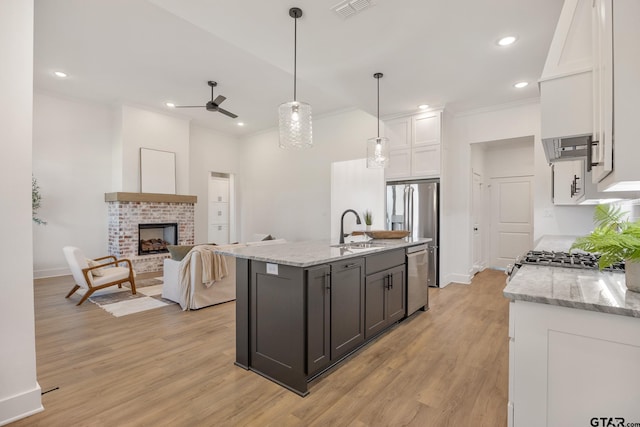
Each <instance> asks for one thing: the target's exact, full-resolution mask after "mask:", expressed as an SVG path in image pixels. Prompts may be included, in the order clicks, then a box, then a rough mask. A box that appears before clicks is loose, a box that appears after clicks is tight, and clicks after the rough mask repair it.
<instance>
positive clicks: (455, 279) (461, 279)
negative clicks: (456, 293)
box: [440, 274, 472, 288]
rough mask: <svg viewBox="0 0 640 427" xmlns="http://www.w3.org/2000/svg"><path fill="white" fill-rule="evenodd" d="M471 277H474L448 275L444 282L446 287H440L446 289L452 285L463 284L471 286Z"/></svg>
mask: <svg viewBox="0 0 640 427" xmlns="http://www.w3.org/2000/svg"><path fill="white" fill-rule="evenodd" d="M471 277H472V276H470V275H469V274H448V275H447V276H446V277H445V278H444V280H443V282H444V283H446V285H444V286H442V285H441V286H440V287H441V288H444V287H445V286H447V285H448V284H450V283H462V284H463V285H470V284H471Z"/></svg>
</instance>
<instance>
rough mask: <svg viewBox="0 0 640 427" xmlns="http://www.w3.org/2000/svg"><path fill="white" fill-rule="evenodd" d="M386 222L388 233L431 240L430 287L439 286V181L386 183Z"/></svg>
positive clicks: (429, 251)
mask: <svg viewBox="0 0 640 427" xmlns="http://www.w3.org/2000/svg"><path fill="white" fill-rule="evenodd" d="M386 203H387V212H386V221H387V229H389V230H409V231H410V232H411V234H410V236H411V237H413V238H415V239H417V238H419V237H430V238H431V239H433V240H432V241H431V242H429V243H428V250H427V251H428V254H429V273H428V281H427V284H428V285H429V286H434V287H439V286H440V280H439V276H440V256H439V253H438V247H439V245H440V233H439V231H440V217H439V213H440V181H439V180H437V179H429V180H413V181H394V182H387V193H386Z"/></svg>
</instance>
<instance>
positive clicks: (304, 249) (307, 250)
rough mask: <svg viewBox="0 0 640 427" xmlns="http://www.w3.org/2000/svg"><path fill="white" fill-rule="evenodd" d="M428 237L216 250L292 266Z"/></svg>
mask: <svg viewBox="0 0 640 427" xmlns="http://www.w3.org/2000/svg"><path fill="white" fill-rule="evenodd" d="M431 240H432V239H428V238H421V239H417V240H416V239H411V238H405V239H375V240H371V241H370V242H371V243H375V244H380V245H381V246H377V247H371V248H365V249H355V248H339V247H335V246H332V245H335V243H332V242H330V241H329V240H311V241H303V242H286V243H276V244H273V245H264V246H244V247H239V248H225V249H224V250H220V251H219V252H220V253H222V254H224V255H230V256H234V257H237V258H245V259H250V260H254V261H263V262H270V263H274V264H283V265H291V266H294V267H310V266H313V265H319V264H325V263H328V262H333V261H338V260H341V259H348V258H353V257H359V256H364V255H370V254H374V253H378V252H384V251H388V250H393V249H398V248H407V247H410V246H415V245H419V244H424V243H428V242H430V241H431Z"/></svg>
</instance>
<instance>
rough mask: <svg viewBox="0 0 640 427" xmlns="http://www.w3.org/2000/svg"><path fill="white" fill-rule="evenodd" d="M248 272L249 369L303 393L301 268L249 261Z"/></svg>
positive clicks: (303, 293) (303, 356)
mask: <svg viewBox="0 0 640 427" xmlns="http://www.w3.org/2000/svg"><path fill="white" fill-rule="evenodd" d="M250 274H251V290H250V293H251V294H250V298H249V299H250V306H251V311H250V313H251V316H250V330H251V332H250V336H251V339H250V347H251V351H250V364H251V369H252V370H254V371H258V372H261V373H262V374H264V375H265V376H267V377H268V378H272V379H274V380H276V381H278V382H279V383H280V384H282V385H284V386H285V387H287V388H289V389H291V390H293V391H295V392H296V393H298V394H301V395H305V394H306V393H307V382H306V375H305V365H306V358H305V347H306V343H305V337H306V333H305V298H304V295H305V291H304V269H302V268H297V267H291V266H287V265H282V264H277V265H276V264H268V263H264V262H259V261H251V273H250ZM214 286H215V285H214Z"/></svg>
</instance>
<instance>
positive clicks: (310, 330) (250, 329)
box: [231, 241, 426, 396]
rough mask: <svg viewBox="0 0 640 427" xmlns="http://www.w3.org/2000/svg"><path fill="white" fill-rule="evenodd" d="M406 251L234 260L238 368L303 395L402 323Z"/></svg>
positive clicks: (262, 251) (256, 252)
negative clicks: (312, 383) (315, 380)
mask: <svg viewBox="0 0 640 427" xmlns="http://www.w3.org/2000/svg"><path fill="white" fill-rule="evenodd" d="M418 243H421V242H420V241H418V242H416V243H415V244H418ZM307 244H309V243H308V242H307ZM286 245H287V246H288V247H289V249H291V250H293V251H295V250H296V249H300V250H302V249H303V248H302V247H299V248H296V246H300V245H303V244H296V243H291V244H286ZM410 245H411V243H410V242H409V243H407V242H405V243H404V244H402V243H400V242H398V243H396V244H395V245H394V244H390V245H389V247H379V248H376V249H375V250H369V251H345V250H344V249H342V250H338V248H334V247H330V246H329V245H328V244H326V246H327V247H330V248H331V249H330V254H328V255H327V256H317V257H313V256H311V258H312V259H313V260H311V261H309V260H307V261H306V262H302V261H300V260H298V261H296V260H295V259H293V260H292V259H290V258H289V257H287V256H285V255H284V252H286V247H287V246H285V245H273V246H270V247H269V249H271V251H270V250H269V249H268V248H267V247H261V248H254V249H252V250H249V249H250V248H241V249H239V250H238V252H234V253H231V254H232V255H235V256H236V257H237V259H236V263H237V264H236V287H237V289H236V297H237V300H236V365H238V366H241V367H243V368H245V369H250V370H252V371H254V372H256V373H258V374H260V375H262V376H264V377H266V378H268V379H270V380H272V381H274V382H276V383H278V384H280V385H282V386H284V387H286V388H287V389H289V390H291V391H293V392H295V393H297V394H299V395H301V396H306V395H307V394H308V390H307V383H308V382H309V381H310V380H312V379H313V378H315V377H317V376H318V375H319V374H320V373H322V372H324V371H326V370H328V369H330V368H331V367H332V366H334V365H336V364H337V363H338V362H340V361H341V360H342V359H344V358H345V357H347V356H348V355H349V354H351V353H353V352H354V351H356V350H357V349H358V348H360V347H361V346H363V345H364V344H365V343H366V342H367V341H369V340H371V339H372V338H373V337H375V336H376V335H378V334H379V333H381V332H383V331H384V330H385V329H387V328H388V327H390V326H392V325H393V324H395V323H396V322H398V321H399V320H402V319H403V318H405V317H406V295H407V290H406V279H405V277H406V273H405V272H406V265H405V263H406V257H405V248H406V247H407V246H410ZM292 246H293V247H292ZM336 250H338V251H336ZM240 251H242V252H240ZM278 251H282V252H283V254H280V255H279V254H278ZM303 258H304V257H303ZM327 260H328V261H329V262H322V261H327ZM271 261H278V262H271ZM283 261H284V262H288V263H289V264H285V263H283ZM291 264H293V265H291ZM306 264H311V265H306ZM425 283H426V278H425ZM425 286H426V285H425Z"/></svg>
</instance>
